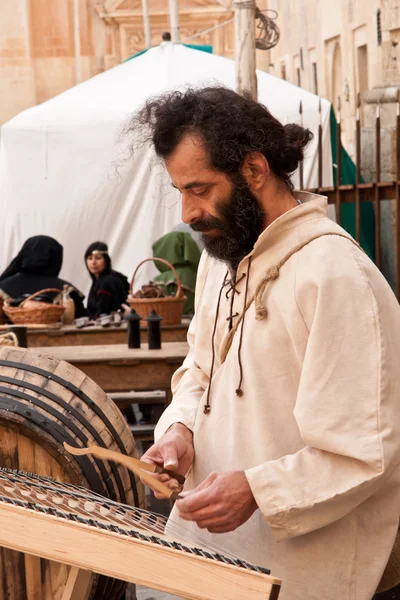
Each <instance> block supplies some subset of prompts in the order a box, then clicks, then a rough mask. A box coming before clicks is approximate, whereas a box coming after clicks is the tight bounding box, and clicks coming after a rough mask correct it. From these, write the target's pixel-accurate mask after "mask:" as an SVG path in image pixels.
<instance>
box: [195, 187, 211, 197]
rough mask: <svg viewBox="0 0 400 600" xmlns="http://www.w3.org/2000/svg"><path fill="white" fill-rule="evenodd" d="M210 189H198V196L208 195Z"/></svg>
mask: <svg viewBox="0 0 400 600" xmlns="http://www.w3.org/2000/svg"><path fill="white" fill-rule="evenodd" d="M208 189H209V188H202V189H199V190H196V192H195V193H196V196H206V195H207V194H208Z"/></svg>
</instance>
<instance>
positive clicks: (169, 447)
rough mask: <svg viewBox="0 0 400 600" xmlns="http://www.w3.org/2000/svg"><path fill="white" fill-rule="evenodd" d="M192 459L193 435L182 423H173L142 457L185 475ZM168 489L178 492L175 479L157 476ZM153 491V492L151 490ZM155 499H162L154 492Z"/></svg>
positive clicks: (178, 487)
mask: <svg viewBox="0 0 400 600" xmlns="http://www.w3.org/2000/svg"><path fill="white" fill-rule="evenodd" d="M193 459H194V448H193V433H192V432H191V431H190V429H188V428H187V427H185V425H183V424H182V423H174V424H173V425H171V427H170V428H169V429H168V430H167V431H166V432H165V433H164V435H163V436H162V437H161V438H160V440H159V441H158V442H157V443H156V444H154V445H153V446H152V447H151V448H150V449H149V450H148V451H147V452H146V453H145V454H144V455H143V456H142V460H144V461H146V462H150V463H155V464H157V465H161V466H162V467H164V468H165V469H169V470H170V471H175V472H176V473H178V474H179V475H186V474H187V472H188V471H189V469H190V467H191V466H192V463H193ZM157 477H158V478H159V479H160V480H161V481H163V482H164V483H166V484H167V485H168V487H170V488H172V489H174V490H179V489H180V486H179V484H178V482H177V481H176V479H173V478H171V477H169V476H168V475H165V474H163V475H158V476H157ZM153 491H154V490H153ZM154 494H155V496H156V498H164V496H162V495H161V494H159V493H158V492H155V491H154Z"/></svg>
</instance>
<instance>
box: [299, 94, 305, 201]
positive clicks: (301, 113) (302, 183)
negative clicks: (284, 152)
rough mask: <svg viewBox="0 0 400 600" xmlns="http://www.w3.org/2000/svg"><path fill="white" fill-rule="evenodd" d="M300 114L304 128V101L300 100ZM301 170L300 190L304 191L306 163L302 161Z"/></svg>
mask: <svg viewBox="0 0 400 600" xmlns="http://www.w3.org/2000/svg"><path fill="white" fill-rule="evenodd" d="M299 113H300V125H301V126H302V127H303V101H302V100H300V106H299ZM299 170H300V189H301V190H304V161H302V160H301V161H300V166H299Z"/></svg>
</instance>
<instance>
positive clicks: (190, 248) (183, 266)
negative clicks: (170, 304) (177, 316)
mask: <svg viewBox="0 0 400 600" xmlns="http://www.w3.org/2000/svg"><path fill="white" fill-rule="evenodd" d="M152 248H153V257H154V258H156V257H157V258H163V259H164V260H167V261H168V262H169V263H171V264H172V265H173V266H174V267H175V269H176V271H177V272H178V275H179V277H180V278H181V282H182V286H183V291H184V294H185V296H186V298H187V300H186V302H185V304H184V307H183V312H184V313H185V314H192V313H194V289H195V287H196V277H197V267H198V265H199V261H200V256H201V252H200V249H199V247H198V245H197V244H196V242H195V241H194V239H193V238H192V236H191V235H190V233H185V232H184V231H172V232H171V233H167V234H166V235H164V236H163V237H162V238H160V239H159V240H157V241H156V242H154V244H153V246H152ZM155 265H156V267H157V269H158V270H159V271H160V275H157V277H156V278H155V281H160V282H163V283H164V284H166V286H165V294H166V295H167V296H175V294H176V289H177V286H176V281H175V276H174V274H173V272H172V271H171V269H169V268H168V266H167V265H164V264H162V263H158V262H156V263H155Z"/></svg>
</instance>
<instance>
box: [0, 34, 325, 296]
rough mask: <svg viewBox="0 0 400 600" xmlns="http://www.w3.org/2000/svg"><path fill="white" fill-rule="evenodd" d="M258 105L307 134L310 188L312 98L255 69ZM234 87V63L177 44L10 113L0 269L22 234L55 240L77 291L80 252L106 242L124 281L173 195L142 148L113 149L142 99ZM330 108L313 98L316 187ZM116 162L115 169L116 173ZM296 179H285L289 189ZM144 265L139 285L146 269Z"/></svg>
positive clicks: (171, 213)
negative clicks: (128, 155) (297, 124)
mask: <svg viewBox="0 0 400 600" xmlns="http://www.w3.org/2000/svg"><path fill="white" fill-rule="evenodd" d="M257 76H258V93H259V100H260V102H262V103H264V104H265V105H266V106H267V107H268V108H269V109H270V111H271V112H272V113H273V114H274V115H275V116H276V117H277V118H278V119H280V120H281V121H282V122H283V123H288V122H299V104H300V101H302V104H303V123H304V125H305V126H306V127H309V128H310V129H311V130H312V131H313V133H314V134H315V135H314V140H313V141H312V142H311V144H310V146H309V149H308V151H307V154H308V156H307V159H306V161H305V165H304V183H305V186H306V187H317V179H318V164H317V131H318V125H319V119H320V117H319V113H318V104H319V97H318V96H315V95H314V94H311V93H309V92H307V91H305V90H303V89H301V88H299V87H297V86H294V85H292V84H290V83H288V82H286V81H283V80H281V79H279V78H277V77H274V76H273V75H269V74H268V73H265V72H263V71H258V73H257ZM215 83H222V84H224V85H226V86H228V87H231V88H234V87H235V63H234V62H233V61H231V60H229V59H227V58H223V57H220V56H216V55H212V54H208V53H205V52H202V51H199V50H194V49H191V48H187V47H185V46H183V45H179V44H178V45H176V44H172V43H164V44H162V45H161V46H159V47H156V48H153V49H151V50H149V51H148V52H146V53H144V54H142V55H141V56H138V57H136V58H134V59H133V60H130V61H127V62H125V63H123V64H121V65H119V66H117V67H115V68H113V69H110V70H109V71H106V72H104V73H101V74H100V75H97V76H96V77H93V78H92V79H90V80H88V81H85V82H84V83H82V84H80V85H77V86H75V87H74V88H71V89H69V90H67V91H66V92H64V93H62V94H60V95H59V96H57V97H55V98H53V99H51V100H49V101H47V102H45V103H43V104H40V105H38V106H35V107H33V108H30V109H28V110H26V111H24V112H22V113H21V114H19V115H17V116H16V117H15V118H13V119H12V120H11V121H9V122H8V123H6V124H5V125H4V126H3V127H2V131H1V133H2V135H1V149H0V205H1V214H2V215H3V218H2V219H1V223H0V235H1V239H2V241H3V242H2V247H3V252H2V254H1V257H0V269H3V268H4V267H5V266H6V265H7V263H8V262H9V261H10V260H11V258H12V257H13V256H14V255H15V254H16V253H17V252H18V251H19V249H20V247H21V246H22V244H23V242H24V241H25V240H26V238H27V237H29V236H32V235H37V234H44V235H50V236H53V237H55V238H56V239H57V240H58V241H59V242H60V243H61V244H63V246H64V265H63V270H62V276H63V277H64V278H65V279H68V280H70V281H71V282H72V283H73V284H74V285H76V286H78V287H80V288H81V289H82V291H84V292H86V291H87V289H88V286H89V278H88V274H87V271H86V269H85V268H84V265H83V254H84V251H85V249H86V247H87V246H88V245H89V244H90V243H91V242H93V241H95V240H104V241H105V242H107V243H108V244H109V247H110V253H111V256H112V258H113V263H114V267H115V268H116V269H118V270H120V271H122V272H124V273H126V274H127V275H128V276H131V274H132V272H133V270H134V268H135V267H136V265H137V264H138V263H139V262H140V261H141V260H142V259H144V258H148V257H149V256H151V255H152V251H151V246H152V243H153V242H154V241H155V240H156V239H158V238H160V237H161V236H162V235H164V234H165V233H168V232H169V231H171V230H172V228H173V227H174V226H175V225H177V224H178V223H179V222H180V201H179V194H178V193H177V192H176V191H175V190H173V189H172V187H171V185H170V181H169V177H168V174H167V173H166V171H165V169H164V168H163V166H162V165H161V164H160V163H159V162H158V161H157V160H156V158H155V156H154V154H153V151H152V150H151V148H148V147H144V148H142V149H141V150H140V151H137V152H136V153H135V155H134V156H133V158H132V159H131V160H130V161H129V162H127V163H124V162H123V160H121V153H122V154H124V153H125V154H126V145H127V142H126V143H125V144H124V142H119V143H116V140H117V138H118V134H119V132H120V131H121V128H122V126H123V125H124V123H126V121H127V119H128V118H129V116H130V115H131V114H132V113H133V112H134V111H135V110H137V109H138V108H140V107H141V106H142V105H143V103H144V101H145V100H146V99H147V98H149V97H151V96H153V95H157V94H160V93H161V92H163V91H166V90H172V89H177V88H181V89H182V88H183V87H184V86H187V85H194V86H198V85H212V84H215ZM330 108H331V105H330V103H329V102H328V101H327V100H322V128H323V147H324V152H323V157H324V161H323V162H324V164H323V177H324V179H323V184H324V185H332V154H331V143H330V141H331V137H330V128H329V115H330ZM115 163H117V164H119V166H118V167H117V168H116V167H115ZM296 182H297V183H298V179H297V176H296V174H295V176H294V183H295V184H296ZM147 265H150V263H146V265H145V266H144V267H143V269H142V271H141V273H140V277H139V281H138V283H139V284H140V285H141V283H143V282H144V281H145V280H147V279H148V277H149V276H150V275H153V273H155V269H154V270H152V269H153V267H152V266H150V267H148V266H147Z"/></svg>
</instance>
